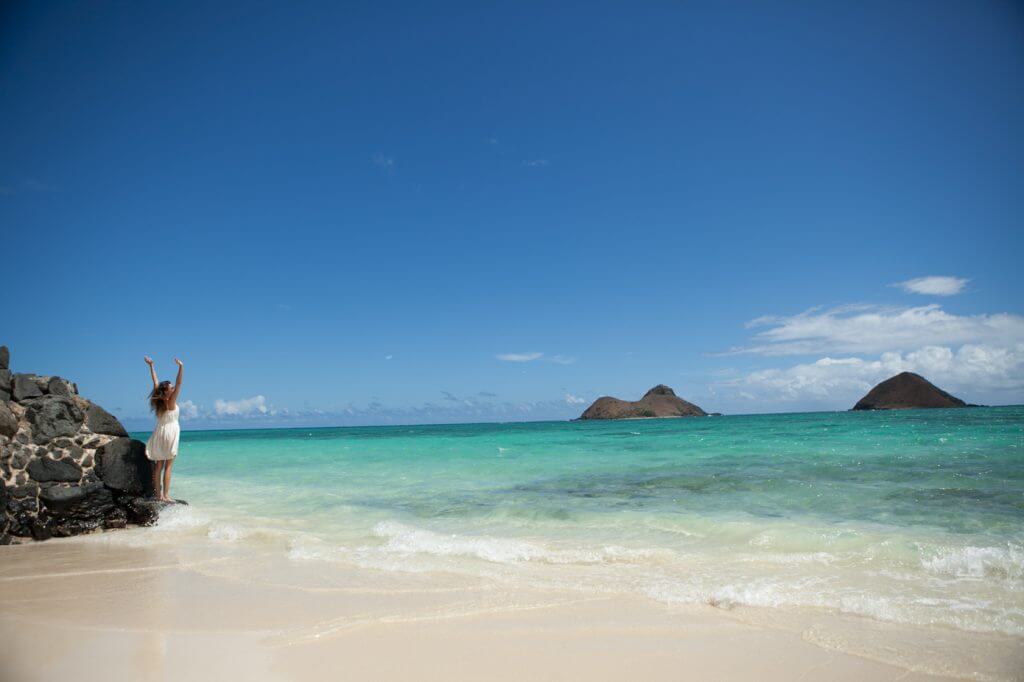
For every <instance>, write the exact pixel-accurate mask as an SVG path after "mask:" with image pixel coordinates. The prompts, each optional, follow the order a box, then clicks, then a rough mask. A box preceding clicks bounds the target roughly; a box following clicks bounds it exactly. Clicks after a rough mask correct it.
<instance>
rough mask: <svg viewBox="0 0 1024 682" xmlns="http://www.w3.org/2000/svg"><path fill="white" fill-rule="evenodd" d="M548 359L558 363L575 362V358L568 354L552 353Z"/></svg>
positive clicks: (568, 363)
mask: <svg viewBox="0 0 1024 682" xmlns="http://www.w3.org/2000/svg"><path fill="white" fill-rule="evenodd" d="M548 359H549V360H550V361H551V362H554V363H555V364H558V365H571V364H572V363H574V362H576V358H574V357H571V356H568V355H552V356H551V357H550V358H548Z"/></svg>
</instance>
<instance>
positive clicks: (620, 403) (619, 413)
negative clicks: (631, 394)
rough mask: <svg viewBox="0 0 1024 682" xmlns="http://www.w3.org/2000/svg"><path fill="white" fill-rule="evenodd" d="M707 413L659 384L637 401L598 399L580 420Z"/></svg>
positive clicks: (698, 415)
mask: <svg viewBox="0 0 1024 682" xmlns="http://www.w3.org/2000/svg"><path fill="white" fill-rule="evenodd" d="M706 414H707V413H706V412H704V410H702V409H701V408H699V407H697V406H696V405H694V404H693V403H690V402H687V401H685V400H683V399H682V398H680V397H678V396H676V394H675V391H673V390H672V389H671V388H669V387H668V386H665V385H664V384H658V385H657V386H655V387H654V388H652V389H651V390H649V391H647V393H645V394H644V397H643V398H641V399H640V400H636V401H628V400H620V399H619V398H613V397H611V396H604V397H602V398H598V399H597V400H595V401H594V402H593V404H592V405H591V406H590V407H588V408H587V409H586V410H584V412H583V414H582V415H580V419H644V418H651V417H703V416H706Z"/></svg>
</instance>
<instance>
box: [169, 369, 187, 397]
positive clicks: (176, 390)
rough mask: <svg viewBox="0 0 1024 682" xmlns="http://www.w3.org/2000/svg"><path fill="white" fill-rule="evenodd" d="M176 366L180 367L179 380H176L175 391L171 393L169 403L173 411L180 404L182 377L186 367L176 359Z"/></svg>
mask: <svg viewBox="0 0 1024 682" xmlns="http://www.w3.org/2000/svg"><path fill="white" fill-rule="evenodd" d="M174 364H176V365H177V366H178V378H177V379H175V380H174V391H172V392H171V399H170V401H169V402H170V406H171V409H173V408H174V406H175V405H176V404H177V403H178V394H179V393H181V375H182V374H183V373H184V372H185V365H183V364H181V360H179V359H178V358H174Z"/></svg>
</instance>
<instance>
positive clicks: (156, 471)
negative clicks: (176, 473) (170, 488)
mask: <svg viewBox="0 0 1024 682" xmlns="http://www.w3.org/2000/svg"><path fill="white" fill-rule="evenodd" d="M150 465H151V466H152V469H153V497H155V498H156V499H158V500H159V499H160V498H161V497H162V496H163V495H162V493H161V492H160V474H161V472H162V471H163V468H164V463H163V462H161V461H159V460H158V461H155V462H150Z"/></svg>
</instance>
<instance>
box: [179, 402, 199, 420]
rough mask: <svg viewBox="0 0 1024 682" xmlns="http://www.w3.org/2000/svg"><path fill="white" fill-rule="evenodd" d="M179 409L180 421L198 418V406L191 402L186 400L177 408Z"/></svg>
mask: <svg viewBox="0 0 1024 682" xmlns="http://www.w3.org/2000/svg"><path fill="white" fill-rule="evenodd" d="M178 407H179V408H180V409H181V418H182V419H196V418H197V417H199V406H198V405H196V404H195V403H194V402H192V401H191V400H186V401H185V402H183V403H181V404H180V405H179V406H178Z"/></svg>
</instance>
